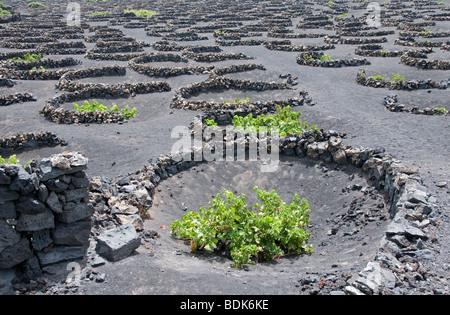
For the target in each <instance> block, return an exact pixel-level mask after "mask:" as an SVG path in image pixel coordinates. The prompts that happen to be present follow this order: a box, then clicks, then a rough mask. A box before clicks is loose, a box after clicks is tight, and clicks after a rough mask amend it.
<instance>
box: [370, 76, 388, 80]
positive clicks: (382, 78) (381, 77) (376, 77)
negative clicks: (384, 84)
mask: <svg viewBox="0 0 450 315" xmlns="http://www.w3.org/2000/svg"><path fill="white" fill-rule="evenodd" d="M370 78H371V79H374V80H377V81H386V78H385V77H383V76H381V75H375V76H371V77H370Z"/></svg>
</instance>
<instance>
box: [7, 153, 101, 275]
mask: <svg viewBox="0 0 450 315" xmlns="http://www.w3.org/2000/svg"><path fill="white" fill-rule="evenodd" d="M87 164H88V159H87V158H86V157H85V156H84V155H82V154H80V153H77V152H72V153H64V154H59V155H53V156H51V157H50V158H48V159H43V160H42V161H41V162H39V163H36V164H33V163H32V165H31V166H30V167H28V171H27V170H25V169H24V168H23V167H21V166H20V165H0V204H1V207H0V209H1V210H0V234H1V236H2V237H1V238H0V269H9V268H12V267H15V266H18V265H20V266H21V267H22V268H23V270H24V271H25V273H26V274H25V277H26V278H29V279H33V278H36V277H39V276H42V272H47V273H50V274H54V273H55V272H57V271H58V270H59V271H60V270H61V269H62V270H66V265H64V267H62V268H61V266H58V265H57V264H59V263H63V264H67V263H68V262H69V261H74V260H83V259H84V257H85V254H86V249H87V246H88V243H89V234H90V231H91V220H90V217H91V216H92V214H93V211H94V209H93V207H92V205H91V204H90V203H89V191H88V186H89V179H88V178H87V176H86V173H85V172H84V171H85V170H86V168H87Z"/></svg>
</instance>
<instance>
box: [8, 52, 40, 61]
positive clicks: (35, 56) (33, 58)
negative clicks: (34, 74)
mask: <svg viewBox="0 0 450 315" xmlns="http://www.w3.org/2000/svg"><path fill="white" fill-rule="evenodd" d="M41 59H42V55H41V54H30V53H26V54H25V55H23V58H21V57H15V58H10V59H8V60H7V61H8V62H37V61H41Z"/></svg>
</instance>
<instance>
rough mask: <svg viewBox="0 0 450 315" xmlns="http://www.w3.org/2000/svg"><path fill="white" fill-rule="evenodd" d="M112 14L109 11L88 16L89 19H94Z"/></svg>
mask: <svg viewBox="0 0 450 315" xmlns="http://www.w3.org/2000/svg"><path fill="white" fill-rule="evenodd" d="M111 14H112V13H111V12H110V11H101V12H94V13H92V14H89V16H90V17H96V16H108V15H111Z"/></svg>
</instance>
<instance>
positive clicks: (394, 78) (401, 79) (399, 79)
mask: <svg viewBox="0 0 450 315" xmlns="http://www.w3.org/2000/svg"><path fill="white" fill-rule="evenodd" d="M391 81H392V82H405V81H406V80H405V76H403V75H400V74H396V73H393V74H392V79H391Z"/></svg>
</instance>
